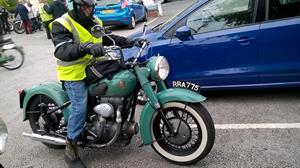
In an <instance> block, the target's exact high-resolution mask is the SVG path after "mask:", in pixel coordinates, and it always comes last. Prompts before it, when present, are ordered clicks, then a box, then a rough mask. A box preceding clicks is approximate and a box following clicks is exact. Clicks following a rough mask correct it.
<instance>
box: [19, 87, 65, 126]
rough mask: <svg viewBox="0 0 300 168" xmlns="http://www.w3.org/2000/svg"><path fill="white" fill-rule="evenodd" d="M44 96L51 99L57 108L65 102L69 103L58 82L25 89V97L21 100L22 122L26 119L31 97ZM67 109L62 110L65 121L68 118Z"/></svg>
mask: <svg viewBox="0 0 300 168" xmlns="http://www.w3.org/2000/svg"><path fill="white" fill-rule="evenodd" d="M41 94H42V95H46V96H48V97H50V98H52V99H53V100H54V101H55V102H56V103H57V105H58V106H61V105H62V104H64V103H65V102H67V101H69V97H68V95H67V93H66V92H65V91H64V90H63V89H62V85H61V84H60V83H58V82H43V83H41V84H38V85H35V86H32V87H31V88H27V89H25V97H24V100H23V121H25V120H27V119H28V116H27V114H26V111H27V110H28V108H29V107H27V106H29V105H30V102H31V100H32V98H33V97H35V96H37V95H41ZM69 108H70V106H68V107H67V108H63V109H62V111H63V114H64V117H65V118H66V119H67V118H68V116H69Z"/></svg>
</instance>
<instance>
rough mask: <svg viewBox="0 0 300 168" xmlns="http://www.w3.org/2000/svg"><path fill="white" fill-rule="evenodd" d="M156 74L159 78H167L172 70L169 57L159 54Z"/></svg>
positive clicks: (155, 66) (156, 62)
mask: <svg viewBox="0 0 300 168" xmlns="http://www.w3.org/2000/svg"><path fill="white" fill-rule="evenodd" d="M154 71H155V74H156V75H155V76H156V78H158V79H159V80H165V79H167V77H168V75H169V71H170V66H169V63H168V61H167V59H166V58H165V57H164V56H157V59H156V61H155V65H154Z"/></svg>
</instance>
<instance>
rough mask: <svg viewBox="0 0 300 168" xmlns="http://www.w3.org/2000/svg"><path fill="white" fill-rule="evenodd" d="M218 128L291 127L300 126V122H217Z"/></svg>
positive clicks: (216, 126)
mask: <svg viewBox="0 0 300 168" xmlns="http://www.w3.org/2000/svg"><path fill="white" fill-rule="evenodd" d="M215 128H216V129H290V128H300V123H261V124H215Z"/></svg>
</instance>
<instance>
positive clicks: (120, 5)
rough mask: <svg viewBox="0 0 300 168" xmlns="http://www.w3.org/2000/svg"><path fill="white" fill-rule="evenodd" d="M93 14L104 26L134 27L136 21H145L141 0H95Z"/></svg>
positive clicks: (144, 8) (146, 15)
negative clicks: (95, 4)
mask: <svg viewBox="0 0 300 168" xmlns="http://www.w3.org/2000/svg"><path fill="white" fill-rule="evenodd" d="M95 16H96V17H98V18H100V19H101V20H102V21H103V24H104V25H105V26H112V25H127V26H128V28H130V29H134V28H135V24H136V22H138V21H147V19H148V14H147V9H146V7H145V6H144V5H143V2H142V0H97V6H96V7H95Z"/></svg>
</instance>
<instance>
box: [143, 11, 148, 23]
mask: <svg viewBox="0 0 300 168" xmlns="http://www.w3.org/2000/svg"><path fill="white" fill-rule="evenodd" d="M147 20H148V11H147V10H145V16H144V18H143V21H147Z"/></svg>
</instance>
